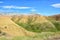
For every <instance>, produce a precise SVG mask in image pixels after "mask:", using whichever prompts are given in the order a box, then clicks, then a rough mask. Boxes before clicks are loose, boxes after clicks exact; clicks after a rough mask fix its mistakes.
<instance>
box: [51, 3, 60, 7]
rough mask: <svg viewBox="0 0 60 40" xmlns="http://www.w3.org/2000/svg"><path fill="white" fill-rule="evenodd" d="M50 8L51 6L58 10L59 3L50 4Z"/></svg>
mask: <svg viewBox="0 0 60 40" xmlns="http://www.w3.org/2000/svg"><path fill="white" fill-rule="evenodd" d="M51 6H52V7H55V8H60V3H57V4H52V5H51Z"/></svg>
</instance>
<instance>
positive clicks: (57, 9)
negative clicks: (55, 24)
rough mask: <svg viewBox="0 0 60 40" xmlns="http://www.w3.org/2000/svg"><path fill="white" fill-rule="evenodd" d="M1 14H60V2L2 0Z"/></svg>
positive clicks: (55, 0) (0, 0) (0, 2)
mask: <svg viewBox="0 0 60 40" xmlns="http://www.w3.org/2000/svg"><path fill="white" fill-rule="evenodd" d="M0 12H4V13H7V12H13V13H18V14H20V13H22V14H29V13H32V12H33V13H34V12H35V13H38V14H41V15H46V16H48V15H55V14H60V0H0Z"/></svg>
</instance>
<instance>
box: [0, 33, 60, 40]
mask: <svg viewBox="0 0 60 40" xmlns="http://www.w3.org/2000/svg"><path fill="white" fill-rule="evenodd" d="M58 34H59V35H60V32H42V33H37V34H36V35H35V36H15V37H13V38H12V39H10V40H47V39H51V38H53V36H56V37H58V36H59V35H58ZM0 40H9V39H6V38H4V37H2V38H0Z"/></svg>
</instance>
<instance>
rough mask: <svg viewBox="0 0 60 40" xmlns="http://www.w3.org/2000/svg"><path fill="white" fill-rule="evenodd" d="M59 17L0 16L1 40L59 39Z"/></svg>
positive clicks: (34, 15) (33, 15)
mask: <svg viewBox="0 0 60 40" xmlns="http://www.w3.org/2000/svg"><path fill="white" fill-rule="evenodd" d="M57 16H58V15H57ZM57 16H56V15H54V16H48V17H47V16H42V15H38V14H37V15H36V14H32V15H12V16H5V15H4V16H0V40H5V39H6V38H7V39H6V40H55V38H57V39H59V38H60V21H59V19H60V16H58V17H57ZM57 18H58V20H56V19H57ZM11 38H12V39H11ZM23 38H24V39H23Z"/></svg>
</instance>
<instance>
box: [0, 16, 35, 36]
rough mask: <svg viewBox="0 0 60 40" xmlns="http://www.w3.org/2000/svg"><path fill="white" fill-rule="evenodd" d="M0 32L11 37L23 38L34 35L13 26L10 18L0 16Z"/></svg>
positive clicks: (15, 25)
mask: <svg viewBox="0 0 60 40" xmlns="http://www.w3.org/2000/svg"><path fill="white" fill-rule="evenodd" d="M0 30H1V31H2V32H5V33H6V34H8V35H11V36H25V35H33V34H34V33H32V32H28V31H26V30H25V29H24V28H22V27H21V26H18V25H17V24H15V23H14V22H13V21H12V20H11V17H10V16H0Z"/></svg>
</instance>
